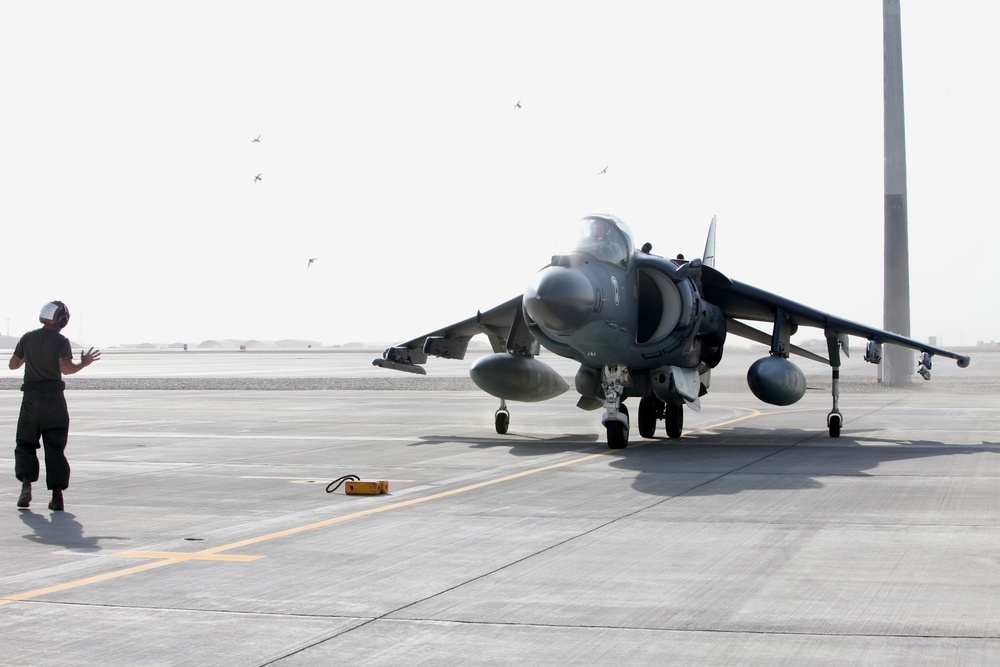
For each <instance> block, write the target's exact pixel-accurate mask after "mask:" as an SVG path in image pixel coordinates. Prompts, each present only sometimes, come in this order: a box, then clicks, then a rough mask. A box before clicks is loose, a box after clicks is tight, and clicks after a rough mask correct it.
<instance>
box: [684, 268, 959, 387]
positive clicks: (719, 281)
mask: <svg viewBox="0 0 1000 667" xmlns="http://www.w3.org/2000/svg"><path fill="white" fill-rule="evenodd" d="M701 271H702V274H701V280H702V287H703V289H704V294H705V298H706V299H708V301H710V302H711V303H714V304H715V305H717V306H718V307H719V308H721V309H722V312H723V313H724V314H725V316H726V319H727V324H735V326H731V328H729V331H730V333H733V334H734V335H737V336H741V337H744V338H749V339H750V340H756V341H757V342H764V343H765V344H770V340H771V334H769V333H765V332H762V331H758V330H756V329H754V328H753V327H750V326H748V325H745V324H742V323H740V322H735V320H752V321H759V322H774V320H775V318H776V317H778V313H779V312H780V313H781V314H782V315H783V316H784V317H785V318H786V319H787V320H788V321H789V322H790V323H792V324H794V325H798V326H807V327H815V328H817V329H820V330H822V331H823V332H824V335H825V336H826V338H827V339H831V338H841V339H842V337H843V336H857V337H859V338H866V339H868V340H870V341H875V342H876V343H877V344H879V345H881V344H882V343H892V344H894V345H901V346H903V347H908V348H911V349H913V350H918V351H920V352H927V353H929V354H932V355H935V354H936V355H940V356H942V357H949V358H951V359H955V360H956V361H957V362H958V365H959V366H961V367H962V368H965V367H966V366H968V365H969V357H968V356H966V355H963V354H959V353H957V352H952V351H951V350H946V349H944V348H940V347H935V346H933V345H928V344H927V343H921V342H920V341H918V340H914V339H912V338H907V337H906V336H900V335H899V334H895V333H892V332H891V331H884V330H882V329H877V328H875V327H870V326H867V325H864V324H859V323H858V322H852V321H851V320H846V319H844V318H841V317H836V316H834V315H830V314H828V313H824V312H823V311H820V310H816V309H815V308H810V307H809V306H806V305H803V304H801V303H798V302H795V301H792V300H791V299H786V298H785V297H782V296H778V295H777V294H772V293H771V292H767V291H765V290H762V289H759V288H757V287H753V286H752V285H747V284H745V283H741V282H737V281H735V280H731V279H729V278H727V277H726V276H725V275H723V274H722V273H721V272H719V271H718V270H716V269H713V268H711V267H708V266H703V267H702V268H701ZM762 336H763V337H764V338H763V339H762V338H761V337H762ZM790 351H791V352H794V353H795V354H802V355H803V356H807V357H809V358H811V359H814V360H819V361H822V362H825V363H829V361H828V360H826V359H823V358H822V357H819V356H818V355H815V354H812V353H811V352H808V351H806V350H803V349H802V348H798V347H795V346H792V349H791V350H790ZM803 353H805V354H803Z"/></svg>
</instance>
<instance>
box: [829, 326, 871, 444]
mask: <svg viewBox="0 0 1000 667" xmlns="http://www.w3.org/2000/svg"><path fill="white" fill-rule="evenodd" d="M841 347H843V348H844V354H847V337H846V336H843V337H841V336H839V335H837V333H836V332H835V331H831V330H827V332H826V349H827V352H829V353H830V368H832V369H833V371H832V374H833V386H832V388H831V393H832V394H833V409H832V410H830V414H828V415H827V416H826V425H827V427H828V428H829V429H830V437H831V438H839V437H840V427H841V426H843V424H844V415H842V414H840V408H839V407H837V402H838V401H839V400H840V348H841ZM866 360H867V356H866Z"/></svg>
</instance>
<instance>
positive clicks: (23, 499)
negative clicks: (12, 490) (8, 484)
mask: <svg viewBox="0 0 1000 667" xmlns="http://www.w3.org/2000/svg"><path fill="white" fill-rule="evenodd" d="M29 505H31V482H29V481H28V478H27V477H24V478H22V479H21V495H20V496H18V497H17V506H18V507H28V506H29Z"/></svg>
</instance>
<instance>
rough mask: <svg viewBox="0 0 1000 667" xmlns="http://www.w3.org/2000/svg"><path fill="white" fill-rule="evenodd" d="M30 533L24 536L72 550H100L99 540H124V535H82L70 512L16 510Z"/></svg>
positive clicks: (78, 523) (81, 525) (33, 540)
mask: <svg viewBox="0 0 1000 667" xmlns="http://www.w3.org/2000/svg"><path fill="white" fill-rule="evenodd" d="M18 517H20V519H21V521H23V522H24V525H26V526H27V527H28V528H30V529H31V531H32V532H31V533H30V534H28V535H25V536H24V538H25V539H27V540H31V541H32V542H38V543H39V544H52V545H55V546H60V547H64V548H66V549H70V550H72V551H83V552H86V551H100V550H101V546H100V544H99V542H100V541H101V540H124V539H127V538H125V537H114V536H110V535H107V536H105V535H94V536H84V532H83V524H81V523H80V522H79V521H77V520H76V515H75V514H72V513H70V512H52V513H51V514H49V515H47V516H46V515H44V514H36V513H34V512H32V511H31V510H29V509H23V510H21V511H20V512H18Z"/></svg>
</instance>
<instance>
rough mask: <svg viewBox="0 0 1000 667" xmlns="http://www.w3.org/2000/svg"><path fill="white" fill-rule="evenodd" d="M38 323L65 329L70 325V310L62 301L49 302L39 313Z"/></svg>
mask: <svg viewBox="0 0 1000 667" xmlns="http://www.w3.org/2000/svg"><path fill="white" fill-rule="evenodd" d="M38 321H39V322H41V323H42V324H51V325H52V326H54V327H56V328H57V329H63V328H65V327H66V325H67V324H69V308H67V307H66V304H65V303H63V302H62V301H49V302H48V303H47V304H45V305H44V306H42V310H41V312H39V313H38Z"/></svg>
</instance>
